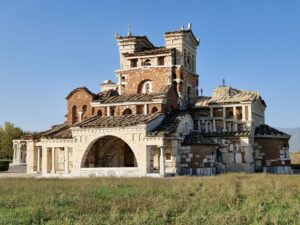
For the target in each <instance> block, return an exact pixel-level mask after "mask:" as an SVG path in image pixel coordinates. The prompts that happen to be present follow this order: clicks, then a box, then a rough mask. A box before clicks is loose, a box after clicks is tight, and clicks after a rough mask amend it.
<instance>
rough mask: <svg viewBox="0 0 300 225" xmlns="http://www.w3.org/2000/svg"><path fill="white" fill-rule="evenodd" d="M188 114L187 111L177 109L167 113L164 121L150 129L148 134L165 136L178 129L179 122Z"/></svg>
mask: <svg viewBox="0 0 300 225" xmlns="http://www.w3.org/2000/svg"><path fill="white" fill-rule="evenodd" d="M186 114H187V112H186V111H175V112H173V113H171V114H170V115H166V117H165V119H164V120H163V122H162V123H161V124H160V125H159V126H158V127H156V128H154V129H153V130H152V131H150V132H149V133H148V134H147V136H165V135H168V134H170V133H172V132H174V131H176V129H177V127H178V125H179V123H180V122H181V120H182V119H183V117H184V116H185V115H186Z"/></svg>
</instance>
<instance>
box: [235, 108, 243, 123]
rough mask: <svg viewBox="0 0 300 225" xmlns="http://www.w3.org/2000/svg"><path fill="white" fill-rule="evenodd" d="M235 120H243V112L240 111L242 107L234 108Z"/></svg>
mask: <svg viewBox="0 0 300 225" xmlns="http://www.w3.org/2000/svg"><path fill="white" fill-rule="evenodd" d="M236 119H237V120H242V119H243V110H242V106H238V107H236Z"/></svg>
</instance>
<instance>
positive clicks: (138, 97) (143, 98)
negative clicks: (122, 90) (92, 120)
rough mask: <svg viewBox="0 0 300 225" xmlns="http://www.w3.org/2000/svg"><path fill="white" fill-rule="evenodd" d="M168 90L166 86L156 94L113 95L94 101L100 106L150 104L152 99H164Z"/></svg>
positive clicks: (168, 86)
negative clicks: (132, 103)
mask: <svg viewBox="0 0 300 225" xmlns="http://www.w3.org/2000/svg"><path fill="white" fill-rule="evenodd" d="M170 88H171V85H166V86H164V87H162V88H161V89H160V91H159V92H158V93H151V94H122V95H113V96H110V97H107V98H105V99H97V100H95V101H100V102H101V103H102V104H109V103H121V102H151V101H153V100H154V99H160V98H164V97H165V95H166V94H167V93H168V91H169V89H170Z"/></svg>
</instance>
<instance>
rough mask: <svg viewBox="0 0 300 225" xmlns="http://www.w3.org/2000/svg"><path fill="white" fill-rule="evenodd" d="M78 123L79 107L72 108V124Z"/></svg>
mask: <svg viewBox="0 0 300 225" xmlns="http://www.w3.org/2000/svg"><path fill="white" fill-rule="evenodd" d="M77 121H78V117H77V106H76V105H74V106H73V107H72V124H74V123H76V122H77Z"/></svg>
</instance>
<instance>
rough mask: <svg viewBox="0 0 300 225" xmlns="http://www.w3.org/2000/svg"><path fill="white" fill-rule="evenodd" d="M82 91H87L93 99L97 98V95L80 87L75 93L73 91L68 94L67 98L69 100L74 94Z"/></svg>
mask: <svg viewBox="0 0 300 225" xmlns="http://www.w3.org/2000/svg"><path fill="white" fill-rule="evenodd" d="M81 90H84V91H86V92H87V93H88V94H89V95H90V96H92V97H93V98H95V97H97V95H96V94H95V93H93V92H91V91H90V90H89V89H88V88H87V87H78V88H75V89H74V90H73V91H71V92H70V93H69V94H68V96H67V97H66V99H67V100H68V99H69V98H70V97H71V96H72V95H73V94H74V93H76V92H77V91H81Z"/></svg>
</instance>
